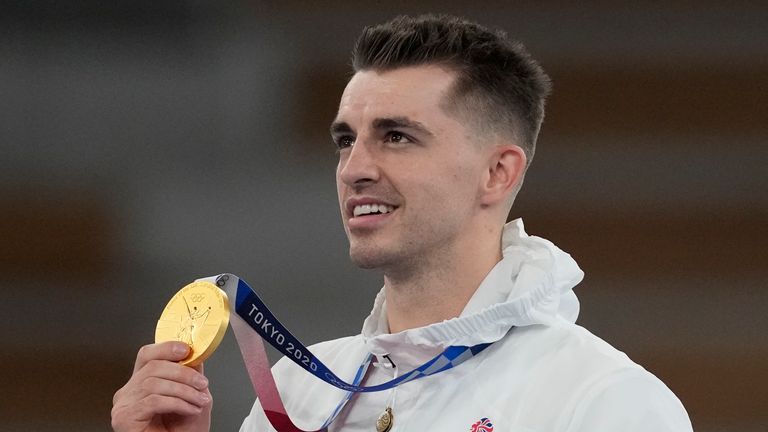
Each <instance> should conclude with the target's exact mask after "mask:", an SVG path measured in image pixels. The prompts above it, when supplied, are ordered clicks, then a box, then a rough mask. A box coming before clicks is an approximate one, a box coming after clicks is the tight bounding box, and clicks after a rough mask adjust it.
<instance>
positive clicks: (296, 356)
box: [216, 274, 491, 432]
mask: <svg viewBox="0 0 768 432" xmlns="http://www.w3.org/2000/svg"><path fill="white" fill-rule="evenodd" d="M216 285H218V286H219V287H222V288H223V289H224V291H226V293H227V296H228V298H229V303H230V306H231V307H232V309H233V310H234V311H235V312H236V313H235V314H232V317H231V319H230V324H231V325H232V330H233V331H234V333H235V338H236V339H237V344H238V346H239V347H240V352H241V353H242V355H243V361H244V362H245V366H246V369H247V370H248V376H249V377H250V379H251V383H252V385H253V389H254V391H255V392H256V396H257V397H258V398H259V402H260V403H261V406H262V408H263V409H264V413H265V414H266V416H267V419H268V420H269V422H270V423H271V424H272V426H273V427H274V428H275V429H276V430H278V431H279V432H305V431H303V430H302V429H299V428H298V427H296V425H294V424H293V422H292V421H291V420H290V418H289V417H288V415H287V414H286V410H285V406H284V405H283V403H282V400H281V399H280V394H279V392H278V391H277V385H276V384H275V380H274V377H273V376H272V372H271V370H270V366H269V360H268V359H267V355H266V351H265V349H264V343H263V342H262V339H264V340H266V341H267V342H269V344H270V345H272V346H273V347H274V348H275V349H277V350H278V351H280V352H281V353H282V354H283V355H284V356H286V357H288V358H289V359H290V360H292V361H293V362H294V363H296V364H297V365H299V366H300V367H302V368H303V369H304V370H306V371H307V372H309V373H311V374H312V375H314V376H316V377H317V378H319V379H321V380H323V381H325V382H326V383H328V384H330V385H332V386H335V387H338V388H340V389H342V390H346V391H347V394H346V396H345V398H344V399H343V400H342V401H341V402H340V403H339V405H338V406H337V407H336V409H335V410H334V412H333V413H332V414H331V416H330V417H329V418H328V420H326V421H325V423H324V424H323V426H322V427H321V429H320V430H318V431H314V432H320V431H323V430H325V429H326V428H327V426H328V425H329V424H330V423H331V422H332V421H333V420H334V419H335V417H336V415H338V413H339V412H341V409H342V408H343V407H344V405H345V404H346V403H347V401H349V399H350V398H351V396H352V394H353V393H359V392H376V391H383V390H388V389H391V388H394V387H397V386H399V385H401V384H405V383H406V382H409V381H414V380H417V379H420V378H424V377H427V376H431V375H435V374H437V373H440V372H443V371H446V370H448V369H451V368H454V367H456V366H458V365H460V364H461V363H463V362H465V361H467V360H469V359H470V358H472V357H474V356H475V355H477V354H478V353H480V352H481V351H483V350H484V349H485V348H487V347H488V346H490V345H491V344H490V343H484V344H479V345H475V346H471V347H469V346H450V347H448V348H446V349H445V351H443V352H442V353H440V354H438V355H437V356H435V357H434V358H432V359H431V360H429V361H427V362H426V363H424V364H423V365H421V366H419V367H417V368H416V369H413V370H412V371H410V372H408V373H405V374H402V375H400V376H398V377H397V378H395V379H392V380H390V381H387V382H385V383H383V384H378V385H375V386H367V387H366V386H361V385H360V383H361V381H362V379H363V376H364V375H365V371H366V370H367V369H368V366H369V365H370V363H371V360H372V358H373V356H371V355H369V356H368V358H367V359H366V360H365V361H363V363H362V364H361V365H360V367H359V368H358V371H357V373H356V375H355V378H354V380H353V382H352V383H351V384H350V383H347V382H346V381H344V380H342V379H341V378H339V377H338V376H337V375H336V374H335V373H334V372H333V371H331V370H330V369H329V368H328V367H327V366H325V364H323V362H322V361H320V360H319V359H318V358H317V357H315V355H314V354H313V353H312V352H311V351H310V350H309V349H308V348H307V347H305V346H304V344H302V343H301V342H299V340H298V339H297V338H296V337H295V336H293V334H292V333H291V332H290V331H288V329H286V328H285V326H283V325H282V324H281V323H280V321H278V319H277V318H276V317H275V316H274V315H273V314H272V312H271V311H270V310H269V308H268V307H267V306H266V305H265V304H264V302H263V301H262V300H261V298H259V296H258V295H257V294H256V292H255V291H254V290H253V288H251V287H250V286H249V285H248V284H247V283H246V282H245V281H244V280H242V279H240V278H238V277H237V276H235V275H231V274H222V275H220V276H218V277H217V278H216ZM257 335H258V336H260V337H257Z"/></svg>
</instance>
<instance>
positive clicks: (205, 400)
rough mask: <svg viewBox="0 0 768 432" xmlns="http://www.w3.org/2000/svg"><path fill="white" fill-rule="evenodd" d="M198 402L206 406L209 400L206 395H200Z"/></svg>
mask: <svg viewBox="0 0 768 432" xmlns="http://www.w3.org/2000/svg"><path fill="white" fill-rule="evenodd" d="M200 401H201V402H202V403H206V404H207V403H208V402H210V401H211V398H209V397H208V395H207V394H205V393H203V394H201V395H200Z"/></svg>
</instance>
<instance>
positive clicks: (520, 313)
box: [362, 219, 584, 357]
mask: <svg viewBox="0 0 768 432" xmlns="http://www.w3.org/2000/svg"><path fill="white" fill-rule="evenodd" d="M501 246H502V256H503V257H502V259H501V261H499V262H498V263H497V264H496V266H494V267H493V268H492V269H491V271H490V272H489V273H488V275H487V276H486V277H485V279H484V280H483V281H482V282H481V283H480V286H479V287H478V288H477V291H475V294H474V295H473V296H472V298H470V300H469V302H468V303H467V305H466V306H465V307H464V310H463V311H462V313H461V315H460V316H458V317H457V318H452V319H449V320H446V321H443V322H439V323H435V324H431V325H428V326H426V327H419V328H414V329H409V330H405V331H402V332H400V333H395V334H390V333H389V328H388V325H387V320H386V298H385V295H384V289H383V288H382V289H381V291H379V294H378V295H377V296H376V300H375V301H374V305H373V310H372V311H371V314H370V315H369V316H368V318H366V320H365V322H364V323H363V329H362V336H363V339H364V341H365V343H366V346H367V348H368V350H369V351H370V352H371V353H373V354H375V355H377V356H380V355H384V354H388V353H392V352H398V353H407V352H413V353H414V354H415V353H421V354H420V355H418V357H423V356H424V355H425V354H426V355H432V353H434V354H436V353H438V352H439V351H441V350H443V349H445V348H446V347H448V346H452V345H462V346H473V345H477V344H481V343H488V342H496V341H497V340H499V339H501V338H502V337H503V336H504V335H505V334H506V333H507V332H508V331H509V329H510V328H511V327H513V326H517V327H522V326H530V325H536V324H544V325H547V324H552V323H554V322H556V321H557V320H563V319H564V320H567V321H569V322H575V321H576V317H577V316H578V314H579V301H578V299H577V298H576V295H575V294H574V292H573V287H574V286H576V285H577V284H578V283H579V282H581V280H582V279H583V277H584V273H583V272H582V271H581V269H580V268H579V266H578V265H577V264H576V261H574V260H573V258H571V256H570V255H568V254H567V253H565V252H563V251H562V250H560V249H559V248H558V247H557V246H555V245H554V244H552V243H551V242H550V241H548V240H545V239H543V238H540V237H536V236H529V235H528V234H526V233H525V229H524V227H523V221H522V219H516V220H514V221H512V222H510V223H508V224H506V225H505V226H504V230H503V233H502V242H501Z"/></svg>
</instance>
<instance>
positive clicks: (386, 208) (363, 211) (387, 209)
mask: <svg viewBox="0 0 768 432" xmlns="http://www.w3.org/2000/svg"><path fill="white" fill-rule="evenodd" d="M395 208H396V207H395V206H391V205H389V204H380V203H371V204H358V205H356V206H354V207H353V208H352V217H353V218H358V217H363V216H371V215H382V214H387V213H392V212H393V211H395Z"/></svg>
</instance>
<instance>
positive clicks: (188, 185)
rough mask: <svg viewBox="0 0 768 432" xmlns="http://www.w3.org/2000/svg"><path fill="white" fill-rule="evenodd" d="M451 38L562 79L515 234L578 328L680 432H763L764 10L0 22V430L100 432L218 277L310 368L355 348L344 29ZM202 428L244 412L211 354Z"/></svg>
mask: <svg viewBox="0 0 768 432" xmlns="http://www.w3.org/2000/svg"><path fill="white" fill-rule="evenodd" d="M428 11H433V12H449V13H455V14H461V15H465V16H467V17H469V18H472V19H476V20H479V21H481V22H483V23H485V24H487V25H489V26H493V27H501V28H504V29H505V30H507V31H508V32H509V33H510V34H511V35H513V36H514V37H516V38H519V39H521V40H522V41H524V42H525V43H526V44H527V46H528V47H529V49H530V50H531V52H532V53H533V54H534V56H535V57H536V58H538V59H540V61H541V62H542V64H543V65H544V67H545V69H547V70H548V71H549V73H550V74H551V75H552V77H553V79H554V85H555V91H554V94H553V96H552V98H551V102H550V105H549V111H548V115H547V120H546V122H545V126H544V129H543V133H542V136H541V139H540V144H539V150H538V153H537V156H536V160H535V161H534V164H533V166H532V168H531V172H530V173H529V175H528V177H527V180H526V186H525V188H524V189H523V192H522V194H521V196H520V197H519V199H518V203H517V205H516V208H515V210H514V213H515V216H523V217H524V218H525V220H526V225H527V228H528V231H529V232H530V233H533V234H537V235H541V236H543V237H546V238H549V239H551V240H553V241H554V242H555V243H557V244H558V245H560V246H561V247H562V248H564V249H565V250H567V251H569V252H571V253H572V254H573V255H574V257H575V258H576V259H577V260H578V261H579V262H580V263H581V265H582V267H583V268H584V270H585V271H586V274H587V277H586V279H585V281H584V282H583V283H582V284H581V286H580V287H578V288H577V293H578V295H579V296H580V299H581V302H582V312H581V316H580V319H579V322H580V323H581V324H583V325H585V326H586V327H588V328H589V329H591V330H592V331H593V332H594V333H596V334H598V335H599V336H601V337H603V338H605V339H607V340H608V341H610V342H611V343H613V344H614V345H615V346H616V347H618V348H619V349H622V350H624V351H625V352H627V353H628V354H629V355H630V357H632V358H633V359H635V360H636V361H638V362H639V363H641V364H643V365H644V366H645V367H646V368H648V369H649V370H650V371H652V372H653V373H655V374H657V375H658V376H659V377H661V378H662V379H663V380H664V381H665V382H666V383H667V384H668V385H669V386H670V387H671V388H672V390H673V391H675V393H676V394H677V395H678V396H679V397H680V398H681V399H682V401H683V403H684V404H685V406H686V407H687V409H688V411H689V413H690V415H691V418H692V420H693V423H694V427H695V429H696V430H697V431H699V432H712V431H745V432H751V431H766V430H768V429H766V427H768V426H767V425H768V390H767V389H768V367H766V364H768V362H766V355H767V354H768V337H766V336H765V334H766V333H765V332H766V328H768V314H766V308H767V307H768V293H767V292H766V282H768V269H766V264H768V263H767V262H766V253H765V250H766V244H767V242H766V237H767V236H766V234H767V231H768V229H767V226H768V224H767V223H766V216H768V194H766V189H768V188H767V187H766V186H768V175H767V174H766V172H767V170H766V165H767V164H768V149H767V147H768V142H766V141H767V138H768V121H766V120H768V78H766V77H768V48H766V47H768V25H766V23H768V3H766V2H758V1H738V0H737V1H734V2H730V3H728V4H726V3H725V2H715V1H706V0H705V1H699V2H692V1H685V0H672V1H668V2H644V3H641V2H607V1H599V0H589V1H582V2H578V3H576V2H565V1H554V2H537V1H519V2H487V3H477V2H468V1H467V2H451V3H450V4H449V5H446V4H444V3H443V2H422V3H416V4H413V2H397V1H395V2H391V1H390V2H342V1H330V2H322V3H321V2H299V1H286V2H281V3H279V5H278V4H277V3H265V2H257V1H248V2H215V1H209V0H190V1H181V0H176V1H163V2H156V1H150V0H130V1H129V0H119V1H111V2H97V1H95V0H91V1H70V2H54V1H34V2H3V3H0V209H1V211H0V286H1V287H2V289H3V293H4V294H3V297H2V298H3V301H2V315H0V316H1V317H2V332H3V333H2V350H1V351H0V386H1V388H0V390H1V393H0V430H2V431H30V430H34V431H61V430H72V431H98V430H105V429H108V425H109V411H110V407H111V398H112V394H113V393H114V391H115V390H116V389H117V388H118V387H120V386H121V385H122V383H124V381H125V380H127V378H128V376H129V375H130V372H131V369H132V363H133V358H134V356H135V352H136V350H137V348H138V347H139V346H140V345H142V344H145V343H148V342H150V341H151V340H152V337H153V332H154V325H155V321H156V319H157V317H158V315H159V313H160V311H161V310H162V308H163V307H164V305H165V302H166V301H167V300H168V299H169V298H170V296H171V295H172V294H173V293H174V292H175V290H177V289H178V288H180V287H181V286H183V285H185V284H186V283H188V282H190V281H191V280H193V279H194V278H197V277H201V276H208V275H212V274H218V273H221V272H225V271H227V272H233V273H236V274H239V275H241V276H242V277H244V278H245V279H246V280H248V281H249V282H251V283H252V284H253V285H255V286H257V287H258V288H259V289H260V290H261V292H262V293H263V294H264V296H265V297H266V300H267V301H268V302H269V303H270V304H271V305H273V307H274V310H275V311H276V312H277V314H278V315H279V316H280V317H282V319H283V320H284V321H285V323H286V325H287V326H288V327H289V328H291V329H293V330H294V331H295V332H296V333H297V334H298V335H299V336H300V337H301V338H302V339H303V340H304V341H305V342H308V343H309V342H316V341H319V340H322V339H327V338H331V337H337V336H340V335H346V334H352V333H355V332H357V331H359V327H360V324H361V322H362V319H363V318H364V317H365V316H366V315H367V313H368V311H369V308H370V305H371V303H372V299H373V295H374V293H375V292H376V291H377V290H378V288H379V284H380V281H379V276H378V275H376V274H370V273H365V272H362V271H359V270H357V269H355V268H354V267H353V266H352V265H351V264H350V263H349V262H348V259H347V255H346V254H347V251H346V241H345V239H344V236H343V231H342V229H341V224H340V223H339V220H338V215H337V204H336V198H335V189H334V179H333V173H334V168H335V166H334V165H335V155H334V152H333V148H332V145H331V143H330V140H329V139H328V137H327V126H328V124H329V122H330V120H331V119H332V117H333V115H334V114H335V105H336V103H337V98H338V96H339V94H340V92H341V90H342V88H343V86H344V83H345V79H346V77H347V73H348V67H347V65H348V56H349V54H348V53H349V50H350V48H351V45H352V42H353V40H354V38H355V36H356V35H357V34H358V32H359V31H360V29H361V28H362V26H363V25H366V24H372V23H377V22H381V21H384V20H386V19H388V18H391V17H392V16H394V15H396V14H398V13H416V12H428ZM206 366H207V373H208V374H209V375H210V376H211V377H212V381H213V390H214V396H215V398H216V407H215V411H214V430H217V431H224V430H237V428H238V427H239V424H240V422H241V420H242V418H243V417H244V416H245V415H246V414H247V412H248V410H249V407H250V405H251V402H252V399H253V396H252V394H251V390H250V386H249V384H248V383H247V377H246V375H245V373H244V371H243V368H242V365H241V361H240V358H239V353H238V352H237V351H236V346H235V345H234V342H233V341H232V339H231V336H230V335H228V336H227V338H226V339H225V342H224V345H223V347H222V349H221V350H220V351H219V352H217V354H216V356H214V357H213V358H212V359H211V360H210V361H209V362H208V364H207V365H206Z"/></svg>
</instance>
